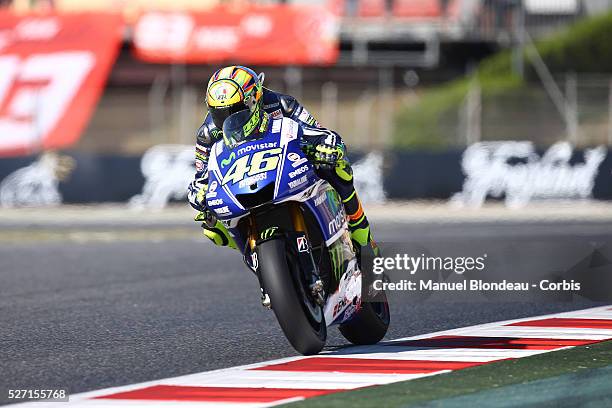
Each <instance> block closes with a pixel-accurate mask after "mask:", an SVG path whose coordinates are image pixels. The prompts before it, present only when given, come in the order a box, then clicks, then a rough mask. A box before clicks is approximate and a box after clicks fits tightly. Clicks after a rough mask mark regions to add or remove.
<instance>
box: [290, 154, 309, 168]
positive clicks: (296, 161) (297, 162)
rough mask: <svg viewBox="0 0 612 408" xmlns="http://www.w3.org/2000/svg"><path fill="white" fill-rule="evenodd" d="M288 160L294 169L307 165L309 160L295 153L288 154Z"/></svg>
mask: <svg viewBox="0 0 612 408" xmlns="http://www.w3.org/2000/svg"><path fill="white" fill-rule="evenodd" d="M287 158H288V159H289V161H290V162H291V166H292V167H293V168H296V167H298V166H301V165H302V164H304V163H306V162H307V161H308V159H307V158H305V157H302V156H300V155H299V154H297V153H295V152H291V153H287Z"/></svg>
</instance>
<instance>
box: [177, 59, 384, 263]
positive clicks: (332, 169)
mask: <svg viewBox="0 0 612 408" xmlns="http://www.w3.org/2000/svg"><path fill="white" fill-rule="evenodd" d="M263 81H264V74H263V73H260V74H259V75H258V74H256V73H255V72H254V71H253V70H251V69H249V68H246V67H243V66H229V67H225V68H221V69H220V70H218V71H216V72H215V73H214V74H213V76H212V77H211V78H210V81H209V82H208V87H207V89H206V105H207V107H208V114H207V115H206V118H205V119H204V123H203V124H202V125H201V126H200V128H199V129H198V130H197V141H196V148H195V149H196V161H195V166H196V171H197V172H196V174H195V180H194V181H192V182H191V184H190V185H189V191H188V198H189V202H190V203H191V206H192V207H193V208H195V209H196V210H198V211H200V214H198V217H196V220H198V221H200V220H205V221H206V222H205V223H204V224H202V227H203V228H204V235H205V236H206V237H208V238H210V240H212V241H213V242H214V243H215V244H216V245H221V246H230V247H232V248H236V244H235V242H234V240H233V238H232V237H231V235H230V234H229V232H228V231H227V229H226V228H225V226H224V225H223V224H222V223H221V222H220V221H218V220H215V219H214V218H213V217H212V216H211V214H210V212H208V211H207V209H206V199H205V196H206V191H207V190H208V171H207V170H208V169H207V163H208V157H209V155H210V150H211V147H212V145H213V144H214V143H215V142H216V141H217V140H220V139H222V138H223V132H222V130H221V129H222V128H223V121H224V120H225V119H226V118H227V117H228V116H230V115H231V114H232V113H235V112H238V111H241V110H245V109H249V110H250V111H251V112H255V111H256V110H258V109H263V111H264V112H265V113H266V114H268V115H270V116H271V117H272V118H279V117H289V118H291V119H293V120H295V121H297V122H298V123H299V124H300V125H301V126H302V129H303V140H302V149H303V150H304V152H305V153H306V155H307V156H308V157H309V159H310V160H311V162H312V163H313V164H314V165H315V169H316V172H317V175H318V176H319V177H321V178H322V179H324V180H326V181H327V182H329V184H331V186H332V187H333V188H334V189H335V190H336V191H337V192H338V194H339V195H340V198H341V199H342V203H343V204H344V208H345V210H346V213H347V214H348V218H349V223H348V225H349V230H350V231H351V238H352V240H353V243H354V244H358V245H359V249H361V247H366V246H368V247H370V248H372V250H373V251H374V253H377V252H378V251H377V248H376V244H375V243H374V241H373V239H372V236H371V233H370V224H369V222H368V219H367V217H366V215H365V213H364V212H363V208H362V206H361V202H360V201H359V198H358V197H357V193H356V191H355V187H354V185H353V171H352V169H351V166H350V163H349V162H348V159H347V157H346V146H345V145H344V142H343V141H342V139H341V138H340V136H339V135H338V134H337V133H336V132H333V131H331V130H328V129H325V128H323V127H321V126H320V125H319V123H318V122H317V121H316V119H315V118H314V117H313V116H312V115H311V114H310V113H309V112H308V111H307V110H306V108H304V107H303V106H302V105H300V104H299V103H298V101H297V100H296V99H295V98H293V97H292V96H289V95H283V94H281V93H278V92H274V91H272V90H270V89H267V88H264V87H263Z"/></svg>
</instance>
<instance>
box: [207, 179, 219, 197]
mask: <svg viewBox="0 0 612 408" xmlns="http://www.w3.org/2000/svg"><path fill="white" fill-rule="evenodd" d="M218 186H219V183H217V181H216V180H213V181H211V182H210V184H209V185H208V191H207V192H206V198H215V197H217V187H218Z"/></svg>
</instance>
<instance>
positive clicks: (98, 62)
mask: <svg viewBox="0 0 612 408" xmlns="http://www.w3.org/2000/svg"><path fill="white" fill-rule="evenodd" d="M121 24H122V22H121V18H120V17H117V16H109V15H90V14H87V15H67V16H57V15H41V16H38V15H37V16H34V15H30V16H25V17H24V16H21V17H17V16H14V15H11V14H0V155H2V156H7V155H17V154H26V153H31V152H33V151H36V150H39V149H55V148H64V147H68V146H71V145H72V144H74V143H75V142H76V141H77V140H78V139H79V137H80V135H81V133H82V131H83V129H84V127H85V126H86V125H87V123H88V122H89V118H90V116H91V114H92V112H93V110H94V108H95V106H96V104H97V101H98V99H99V97H100V95H101V93H102V90H103V89H104V84H105V82H106V79H107V77H108V73H109V71H110V69H111V67H112V65H113V63H114V61H115V59H116V57H117V53H118V51H119V46H120V44H121V34H122V33H121Z"/></svg>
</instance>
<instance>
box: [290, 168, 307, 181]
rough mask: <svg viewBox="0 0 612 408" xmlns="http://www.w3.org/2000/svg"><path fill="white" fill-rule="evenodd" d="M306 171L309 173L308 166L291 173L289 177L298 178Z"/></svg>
mask: <svg viewBox="0 0 612 408" xmlns="http://www.w3.org/2000/svg"><path fill="white" fill-rule="evenodd" d="M305 171H308V166H302V167H300V168H299V169H297V170H293V171H292V172H290V173H289V177H291V178H296V177H297V176H299V175H300V174H302V173H304V172H305Z"/></svg>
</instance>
